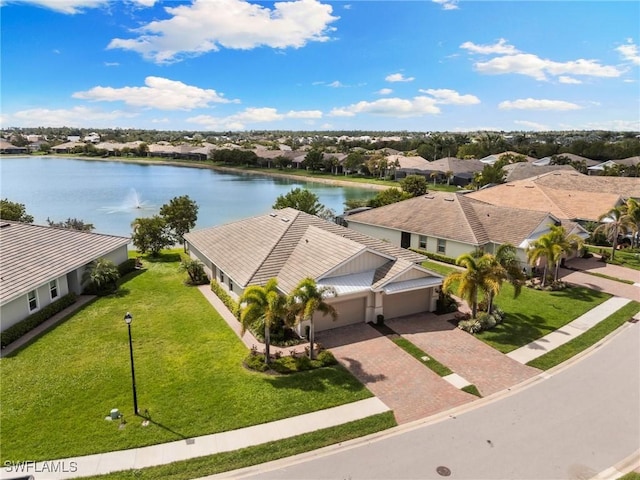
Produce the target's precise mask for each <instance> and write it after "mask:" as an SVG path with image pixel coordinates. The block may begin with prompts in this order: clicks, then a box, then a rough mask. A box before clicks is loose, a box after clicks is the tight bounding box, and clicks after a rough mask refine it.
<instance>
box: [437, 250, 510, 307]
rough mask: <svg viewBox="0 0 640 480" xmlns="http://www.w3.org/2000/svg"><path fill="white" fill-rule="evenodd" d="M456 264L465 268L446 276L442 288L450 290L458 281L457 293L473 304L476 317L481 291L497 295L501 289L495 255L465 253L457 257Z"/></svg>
mask: <svg viewBox="0 0 640 480" xmlns="http://www.w3.org/2000/svg"><path fill="white" fill-rule="evenodd" d="M456 264H457V265H460V266H462V267H465V269H464V270H462V271H459V272H453V273H450V274H449V275H448V276H447V278H445V280H444V283H443V284H442V289H443V291H445V292H450V291H451V289H452V287H453V284H455V283H457V284H458V292H457V294H458V295H459V296H460V297H461V298H463V299H464V300H466V301H467V303H469V304H470V305H471V315H472V317H473V318H475V317H476V316H477V314H478V296H479V293H480V292H484V293H485V294H486V295H488V296H489V295H494V296H495V295H497V293H498V292H499V291H500V282H499V281H498V279H497V276H496V273H495V268H496V263H495V257H494V256H493V255H491V254H489V253H485V254H484V255H482V256H481V257H476V256H474V255H473V254H471V253H465V254H462V255H460V256H459V257H458V258H457V259H456Z"/></svg>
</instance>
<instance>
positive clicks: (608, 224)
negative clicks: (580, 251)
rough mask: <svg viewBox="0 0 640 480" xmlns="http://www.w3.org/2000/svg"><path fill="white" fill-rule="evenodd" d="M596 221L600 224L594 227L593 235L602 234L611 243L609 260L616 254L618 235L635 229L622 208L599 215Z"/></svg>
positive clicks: (615, 208) (614, 208)
mask: <svg viewBox="0 0 640 480" xmlns="http://www.w3.org/2000/svg"><path fill="white" fill-rule="evenodd" d="M598 220H599V221H600V222H602V223H600V225H598V227H596V229H595V230H594V231H593V233H600V232H602V233H604V234H605V235H606V236H607V238H608V239H609V241H610V242H611V260H613V258H614V256H615V254H616V247H617V246H618V235H621V234H625V233H628V232H632V231H633V229H634V228H635V225H634V223H633V220H632V219H631V218H630V217H629V216H628V215H627V214H626V212H625V208H624V207H623V206H619V207H613V208H612V209H611V210H609V211H608V212H607V213H604V214H602V215H600V217H599V218H598Z"/></svg>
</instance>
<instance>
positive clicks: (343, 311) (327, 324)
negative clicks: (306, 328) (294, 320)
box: [313, 297, 365, 332]
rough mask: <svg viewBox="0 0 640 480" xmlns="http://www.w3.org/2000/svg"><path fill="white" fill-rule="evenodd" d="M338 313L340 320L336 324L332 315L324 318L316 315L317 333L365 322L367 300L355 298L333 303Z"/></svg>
mask: <svg viewBox="0 0 640 480" xmlns="http://www.w3.org/2000/svg"><path fill="white" fill-rule="evenodd" d="M332 304H333V306H334V307H336V310H337V311H338V318H337V320H336V321H335V322H334V321H333V320H332V319H331V316H330V315H327V316H326V317H323V316H322V314H316V316H315V317H314V319H313V321H314V322H315V327H316V332H320V331H322V330H328V329H330V328H336V327H343V326H345V325H351V324H353V323H360V322H364V314H365V298H364V297H361V298H354V299H352V300H345V301H342V302H332Z"/></svg>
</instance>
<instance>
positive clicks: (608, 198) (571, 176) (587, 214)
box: [467, 170, 640, 222]
mask: <svg viewBox="0 0 640 480" xmlns="http://www.w3.org/2000/svg"><path fill="white" fill-rule="evenodd" d="M467 196H468V197H470V198H474V199H476V200H481V201H483V202H486V203H490V204H492V205H496V206H503V207H513V208H519V209H523V210H532V211H537V212H548V213H551V214H552V215H553V216H555V217H557V218H558V219H560V220H565V219H568V220H573V221H578V222H597V221H598V218H599V217H600V216H601V215H602V214H604V213H606V212H608V211H609V210H611V209H612V208H613V207H616V206H618V205H621V204H622V203H624V201H625V200H626V199H627V198H630V197H631V198H640V181H638V179H637V178H631V177H603V176H591V175H583V174H581V173H579V172H576V171H570V170H557V171H553V172H548V173H545V174H542V175H538V176H535V177H531V178H526V179H523V180H516V181H513V182H507V183H503V184H501V185H495V186H492V187H490V188H485V189H481V190H477V191H475V192H471V193H468V194H467Z"/></svg>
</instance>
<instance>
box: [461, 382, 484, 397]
mask: <svg viewBox="0 0 640 480" xmlns="http://www.w3.org/2000/svg"><path fill="white" fill-rule="evenodd" d="M460 390H462V391H463V392H467V393H470V394H471V395H475V396H476V397H482V394H481V393H480V391H479V390H478V387H476V386H475V385H467V386H466V387H462V388H461V389H460Z"/></svg>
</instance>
